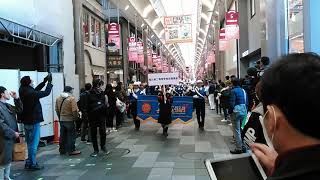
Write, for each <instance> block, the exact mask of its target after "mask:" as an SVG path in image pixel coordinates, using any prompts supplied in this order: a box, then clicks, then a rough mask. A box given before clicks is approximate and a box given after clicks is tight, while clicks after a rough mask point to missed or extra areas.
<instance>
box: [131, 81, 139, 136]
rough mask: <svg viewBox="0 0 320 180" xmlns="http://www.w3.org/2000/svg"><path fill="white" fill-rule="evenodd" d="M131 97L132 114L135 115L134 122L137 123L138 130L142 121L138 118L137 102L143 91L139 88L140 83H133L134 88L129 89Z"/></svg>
mask: <svg viewBox="0 0 320 180" xmlns="http://www.w3.org/2000/svg"><path fill="white" fill-rule="evenodd" d="M128 93H129V97H130V108H131V115H132V117H133V122H134V125H135V129H136V131H139V130H140V121H139V120H137V115H138V114H137V103H138V96H139V95H140V93H141V91H140V89H139V83H138V82H134V83H133V89H132V90H131V89H129V91H128Z"/></svg>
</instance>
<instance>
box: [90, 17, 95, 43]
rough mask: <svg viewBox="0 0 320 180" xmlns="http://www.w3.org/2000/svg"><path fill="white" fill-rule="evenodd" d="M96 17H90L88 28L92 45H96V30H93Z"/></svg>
mask: <svg viewBox="0 0 320 180" xmlns="http://www.w3.org/2000/svg"><path fill="white" fill-rule="evenodd" d="M95 24H96V19H94V17H91V29H90V35H91V36H90V40H91V44H92V45H93V46H96V38H95V37H96V36H95V34H96V31H95V27H96V25H95Z"/></svg>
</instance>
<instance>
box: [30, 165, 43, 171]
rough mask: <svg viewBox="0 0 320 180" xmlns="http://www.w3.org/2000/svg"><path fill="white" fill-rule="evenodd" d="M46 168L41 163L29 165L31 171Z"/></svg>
mask: <svg viewBox="0 0 320 180" xmlns="http://www.w3.org/2000/svg"><path fill="white" fill-rule="evenodd" d="M42 169H44V167H43V166H41V165H39V164H36V165H33V166H29V169H28V170H30V171H38V170H42Z"/></svg>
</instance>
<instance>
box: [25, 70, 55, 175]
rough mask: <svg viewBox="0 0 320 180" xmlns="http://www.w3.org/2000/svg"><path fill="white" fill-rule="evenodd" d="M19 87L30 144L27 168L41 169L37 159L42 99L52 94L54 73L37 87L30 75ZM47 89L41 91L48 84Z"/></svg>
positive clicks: (26, 133) (27, 137)
mask: <svg viewBox="0 0 320 180" xmlns="http://www.w3.org/2000/svg"><path fill="white" fill-rule="evenodd" d="M20 83H21V86H20V88H19V94H20V98H21V101H22V104H23V111H22V113H21V114H19V116H20V119H21V121H22V123H23V124H24V130H25V136H26V142H27V146H28V159H27V160H26V164H25V169H27V170H41V169H43V166H41V165H39V164H38V163H37V160H36V155H37V150H38V145H39V142H40V122H43V121H44V119H43V114H42V106H41V103H40V99H41V98H44V97H47V96H49V95H50V93H51V90H52V87H53V86H52V75H51V74H48V76H47V77H45V78H44V79H43V82H41V83H40V84H39V85H38V86H37V87H36V88H34V85H33V84H34V83H33V81H32V80H31V78H30V76H24V77H23V78H21V81H20ZM46 83H47V86H46V89H45V90H44V91H41V89H42V88H44V86H45V85H46Z"/></svg>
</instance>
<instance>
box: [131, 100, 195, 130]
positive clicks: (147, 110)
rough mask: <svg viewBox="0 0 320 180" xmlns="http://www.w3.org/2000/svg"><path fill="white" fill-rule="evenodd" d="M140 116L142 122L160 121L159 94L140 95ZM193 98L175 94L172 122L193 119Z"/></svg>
mask: <svg viewBox="0 0 320 180" xmlns="http://www.w3.org/2000/svg"><path fill="white" fill-rule="evenodd" d="M137 110H138V117H137V119H138V120H140V121H141V122H142V123H146V122H153V123H158V118H159V103H158V97H157V96H139V97H138V105H137ZM192 113H193V99H192V97H190V96H181V97H180V96H174V97H173V104H172V123H173V124H176V123H182V124H187V123H189V122H191V121H192Z"/></svg>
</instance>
